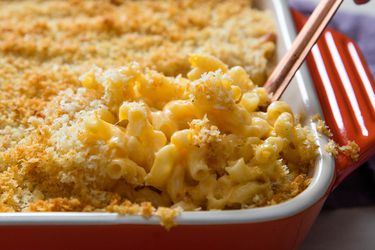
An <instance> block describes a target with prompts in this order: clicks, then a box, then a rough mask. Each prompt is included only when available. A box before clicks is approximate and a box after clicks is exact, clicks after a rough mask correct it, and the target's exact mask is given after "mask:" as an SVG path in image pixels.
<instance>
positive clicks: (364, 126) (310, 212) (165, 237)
mask: <svg viewBox="0 0 375 250" xmlns="http://www.w3.org/2000/svg"><path fill="white" fill-rule="evenodd" d="M293 14H294V17H295V20H296V24H297V27H298V28H300V27H301V26H302V25H303V24H304V22H305V17H303V16H302V15H300V14H298V13H297V12H294V13H293ZM308 64H309V67H310V71H311V75H312V77H313V80H314V82H315V87H316V90H317V93H318V96H319V100H320V103H321V106H322V109H323V113H324V116H325V119H326V121H327V123H328V124H329V126H330V127H331V129H332V132H333V133H334V139H335V140H336V141H338V142H339V143H340V144H346V143H347V142H348V140H355V141H356V142H357V143H358V144H359V145H360V147H361V149H362V150H361V156H360V161H359V162H352V161H351V160H349V159H348V158H346V157H345V156H340V157H339V159H338V160H337V164H336V167H337V179H336V182H335V183H334V185H337V184H338V183H339V182H340V181H341V180H342V179H343V178H345V176H346V175H348V174H349V173H350V172H351V171H353V170H354V169H355V168H356V167H358V166H359V164H360V163H362V162H363V161H365V160H367V159H368V158H369V157H370V156H371V155H373V154H374V153H375V147H374V143H375V140H374V137H375V134H374V133H375V126H374V121H375V114H374V107H375V102H374V99H373V98H374V81H373V79H372V77H371V75H370V73H369V71H368V69H367V67H366V65H365V63H364V59H363V57H362V55H361V53H360V52H359V49H358V47H357V45H355V44H354V42H353V41H352V40H350V39H348V38H346V37H344V36H342V35H340V34H338V33H336V32H334V31H332V30H328V31H327V32H326V33H325V34H324V35H323V37H322V38H321V39H320V41H319V42H318V45H317V47H315V48H314V51H313V53H312V54H310V56H309V57H308ZM338 65H339V66H338ZM350 89H352V90H350ZM332 93H333V94H332ZM358 110H359V111H358ZM328 193H329V190H328V191H327V192H326V194H325V195H324V196H323V197H322V198H321V199H320V200H319V201H318V202H317V203H316V204H314V205H313V206H311V207H309V208H307V209H305V210H304V211H303V212H301V213H299V214H296V215H294V216H291V217H287V218H283V219H278V220H272V221H267V222H258V223H244V224H225V225H179V226H177V227H175V228H172V229H171V231H169V232H167V231H166V230H165V229H164V228H163V227H161V226H159V225H129V224H123V225H90V226H84V225H74V226H53V225H39V226H35V225H29V226H1V225H0V249H55V250H59V249H198V248H199V249H236V250H240V249H259V250H269V249H278V250H284V249H285V250H290V249H297V248H298V247H299V245H300V244H301V243H302V242H303V240H304V238H305V237H306V235H307V233H308V232H309V230H310V228H311V226H312V224H313V222H314V221H315V219H316V217H317V216H318V214H319V212H320V209H321V207H322V205H323V203H324V201H325V199H326V198H327V196H328Z"/></svg>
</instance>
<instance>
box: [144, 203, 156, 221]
mask: <svg viewBox="0 0 375 250" xmlns="http://www.w3.org/2000/svg"><path fill="white" fill-rule="evenodd" d="M154 210H155V208H154V207H153V206H152V204H151V202H142V203H141V215H142V216H144V217H145V218H150V217H151V216H152V215H153V213H154Z"/></svg>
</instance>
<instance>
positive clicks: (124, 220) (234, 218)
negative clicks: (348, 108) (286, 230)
mask: <svg viewBox="0 0 375 250" xmlns="http://www.w3.org/2000/svg"><path fill="white" fill-rule="evenodd" d="M254 4H255V6H256V7H257V8H259V9H267V10H269V11H271V12H272V13H273V16H274V18H275V21H276V23H277V26H278V27H277V28H278V50H277V56H276V60H278V59H279V58H280V57H281V56H282V55H283V54H284V53H285V51H286V50H287V49H288V48H289V47H290V46H291V43H292V40H293V38H294V37H295V28H294V22H293V20H292V18H291V15H290V12H289V9H288V6H287V1H280V0H269V1H268V0H267V1H266V0H254ZM282 100H284V101H286V102H288V103H289V104H290V105H291V106H292V108H293V111H294V112H295V113H300V112H305V113H306V114H307V115H308V116H311V115H313V114H316V113H321V109H320V104H319V101H318V99H317V96H316V93H315V90H314V87H313V85H312V82H311V78H310V76H309V73H308V71H307V67H306V66H305V65H304V66H303V67H302V68H301V69H300V71H299V72H298V73H297V74H296V76H295V79H294V81H293V82H292V83H291V85H290V86H289V87H288V89H287V90H286V92H285V93H284V95H283V97H282ZM309 125H310V126H311V128H312V130H313V131H314V134H315V136H316V138H317V142H318V144H319V145H320V149H319V159H318V160H317V163H316V167H315V169H314V170H313V171H312V172H311V175H312V177H313V178H312V182H311V184H310V186H309V187H308V188H307V189H306V190H305V191H304V192H302V193H301V194H299V195H298V196H297V197H295V198H293V199H291V200H288V201H286V202H284V203H281V204H278V205H274V206H269V207H262V208H252V209H242V210H227V211H197V212H183V213H182V214H181V215H180V216H179V217H178V218H177V224H232V223H249V222H261V221H270V220H275V219H280V218H285V217H289V216H292V215H295V214H297V213H299V212H301V211H303V210H305V209H306V208H308V207H310V206H311V205H313V204H314V203H316V202H317V201H318V200H319V199H320V198H321V197H322V196H323V195H324V194H325V193H326V192H327V189H328V188H329V186H330V183H331V181H332V179H333V176H334V161H333V159H332V157H330V156H329V155H328V154H327V153H325V152H324V150H323V147H322V145H324V144H325V143H326V138H324V137H323V136H319V135H318V133H317V132H316V130H315V126H314V124H312V123H310V124H309ZM158 223H159V219H158V218H154V217H153V218H150V219H145V218H143V217H141V216H120V215H118V214H111V213H0V224H3V225H4V224H12V225H15V224H23V225H24V224H38V225H40V224H55V225H56V224H77V225H78V224H79V225H82V224H158Z"/></svg>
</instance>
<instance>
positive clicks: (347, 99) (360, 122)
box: [292, 10, 375, 188]
mask: <svg viewBox="0 0 375 250" xmlns="http://www.w3.org/2000/svg"><path fill="white" fill-rule="evenodd" d="M292 14H293V17H294V20H295V23H296V28H297V30H300V29H301V28H302V27H303V25H304V24H305V22H306V20H307V17H305V16H304V15H302V14H301V13H299V12H298V11H295V10H292ZM307 64H308V67H309V70H310V73H311V77H312V79H313V83H314V85H315V90H316V93H317V95H318V98H319V101H320V105H321V108H322V111H323V114H324V118H325V121H326V123H327V125H328V126H329V127H330V129H331V132H332V134H333V140H334V141H335V142H337V143H338V144H339V145H340V146H343V145H347V144H348V143H349V142H350V141H354V142H355V143H357V144H358V146H359V147H360V152H359V157H358V160H356V161H354V160H352V159H351V157H348V156H346V155H344V154H339V155H338V157H337V158H336V180H335V183H334V184H333V188H335V187H337V186H338V185H339V184H340V183H341V181H342V180H343V179H344V178H345V177H346V176H348V175H349V174H350V173H351V172H353V171H354V170H355V169H356V168H358V167H359V166H360V165H361V164H363V163H364V162H366V161H367V160H368V159H369V158H370V157H371V156H373V155H374V154H375V91H374V90H375V82H374V78H373V76H372V75H371V72H370V70H369V69H368V67H367V65H366V62H365V59H364V57H363V55H362V53H361V51H360V49H359V47H358V45H357V44H356V43H355V42H354V40H352V39H350V38H348V37H346V36H344V35H343V34H341V33H339V32H337V31H335V30H333V29H331V28H327V29H326V31H325V32H324V33H323V34H322V36H321V37H320V39H319V41H318V42H317V44H316V45H315V46H314V48H313V49H312V51H311V52H310V54H309V56H308V57H307Z"/></svg>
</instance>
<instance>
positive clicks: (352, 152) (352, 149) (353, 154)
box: [324, 140, 360, 161]
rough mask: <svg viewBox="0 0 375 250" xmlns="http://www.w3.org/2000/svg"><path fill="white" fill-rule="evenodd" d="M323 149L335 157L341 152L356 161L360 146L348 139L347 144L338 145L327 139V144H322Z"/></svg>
mask: <svg viewBox="0 0 375 250" xmlns="http://www.w3.org/2000/svg"><path fill="white" fill-rule="evenodd" d="M324 149H325V150H326V151H327V152H328V153H330V154H332V155H333V156H335V157H336V156H337V155H338V154H339V153H343V154H344V155H345V156H347V157H350V158H351V159H352V160H353V161H358V159H359V152H360V147H359V146H358V144H357V143H355V142H354V141H349V142H348V144H346V145H344V146H339V145H337V143H336V142H334V141H333V140H329V142H328V144H326V145H325V146H324Z"/></svg>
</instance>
